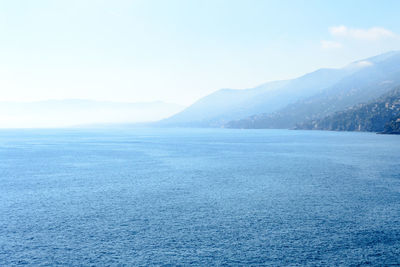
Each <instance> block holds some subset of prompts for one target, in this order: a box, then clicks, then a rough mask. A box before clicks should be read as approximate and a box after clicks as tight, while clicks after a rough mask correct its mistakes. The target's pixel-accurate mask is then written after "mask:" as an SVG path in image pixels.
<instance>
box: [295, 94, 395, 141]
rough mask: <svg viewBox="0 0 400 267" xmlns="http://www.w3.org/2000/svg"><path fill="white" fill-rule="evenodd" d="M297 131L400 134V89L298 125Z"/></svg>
mask: <svg viewBox="0 0 400 267" xmlns="http://www.w3.org/2000/svg"><path fill="white" fill-rule="evenodd" d="M295 129H307V130H331V131H368V132H382V133H390V134H399V133H400V88H397V89H394V90H392V91H390V92H389V93H386V94H384V95H383V96H382V97H380V98H378V99H377V100H375V101H372V102H369V103H366V104H359V105H356V106H353V107H351V108H348V109H346V110H344V111H340V112H336V113H334V114H332V115H329V116H327V117H324V118H322V119H317V120H310V121H307V122H304V123H300V124H298V125H297V126H296V127H295Z"/></svg>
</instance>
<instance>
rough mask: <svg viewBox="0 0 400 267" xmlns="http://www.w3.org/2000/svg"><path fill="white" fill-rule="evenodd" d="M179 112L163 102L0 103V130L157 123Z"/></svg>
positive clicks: (176, 108)
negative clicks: (99, 124)
mask: <svg viewBox="0 0 400 267" xmlns="http://www.w3.org/2000/svg"><path fill="white" fill-rule="evenodd" d="M182 109H183V107H182V106H179V105H175V104H168V103H163V102H149V103H128V102H110V101H93V100H85V99H65V100H46V101H36V102H0V128H20V127H25V128H32V127H33V128H36V127H66V126H75V125H84V124H98V123H133V122H145V121H157V120H160V119H163V118H165V117H168V116H171V115H173V114H174V113H176V112H179V111H181V110H182Z"/></svg>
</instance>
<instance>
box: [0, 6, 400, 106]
mask: <svg viewBox="0 0 400 267" xmlns="http://www.w3.org/2000/svg"><path fill="white" fill-rule="evenodd" d="M399 11H400V1H397V0H394V1H388V0H386V1H368V0H362V1H357V0H352V1H348V0H346V1H338V0H335V1H323V0H320V1H313V0H306V1H300V0H286V1H285V0H277V1H267V0H265V1H261V0H242V1H237V0H131V1H125V0H113V1H111V0H109V1H104V0H78V1H74V0H65V1H63V0H60V1H53V0H49V1H43V0H36V1H30V0H25V1H22V0H13V1H0V90H1V92H0V101H37V100H47V99H69V98H73V99H92V100H107V101H123V102H149V101H164V102H168V103H176V104H180V105H190V104H191V103H193V102H194V101H196V100H197V99H199V98H200V97H203V96H205V95H207V94H210V93H212V92H213V91H216V90H218V89H220V88H235V89H243V88H250V87H254V86H257V85H259V84H262V83H264V82H267V81H273V80H280V79H289V78H294V77H297V76H300V75H302V74H305V73H308V72H311V71H314V70H316V69H318V68H322V67H342V66H344V65H346V64H348V63H350V62H352V61H355V60H359V59H362V58H366V57H370V56H373V55H377V54H380V53H383V52H386V51H390V50H400V19H399Z"/></svg>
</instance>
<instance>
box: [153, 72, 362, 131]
mask: <svg viewBox="0 0 400 267" xmlns="http://www.w3.org/2000/svg"><path fill="white" fill-rule="evenodd" d="M354 71H355V70H354V69H351V68H348V69H320V70H317V71H315V72H312V73H309V74H306V75H304V76H302V77H300V78H297V79H293V80H286V81H276V82H269V83H265V84H263V85H260V86H257V87H254V88H251V89H245V90H233V89H221V90H219V91H217V92H215V93H213V94H211V95H208V96H206V97H204V98H202V99H200V100H199V101H197V102H196V103H194V104H193V105H191V106H189V107H188V108H186V109H185V110H183V111H182V112H180V113H178V114H176V115H174V116H172V117H170V118H168V119H165V120H163V121H161V122H159V125H163V126H196V127H221V126H223V125H224V124H226V123H227V122H229V121H230V120H234V119H238V118H243V117H246V116H249V115H252V114H257V113H265V112H274V111H277V110H279V109H281V108H283V107H285V106H287V105H288V104H291V103H295V102H297V101H299V100H302V99H305V98H307V97H310V96H313V95H315V94H317V93H320V92H322V91H323V90H324V89H326V88H328V87H330V86H332V85H333V84H335V83H336V82H338V81H340V80H341V79H342V78H344V77H345V76H347V75H349V74H351V73H353V72H354Z"/></svg>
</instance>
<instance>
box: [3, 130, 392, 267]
mask: <svg viewBox="0 0 400 267" xmlns="http://www.w3.org/2000/svg"><path fill="white" fill-rule="evenodd" d="M21 265H26V266H189V265H192V266H365V265H370V266H390V265H400V136H394V135H380V134H375V133H361V132H329V131H295V130H233V129H150V128H147V129H146V128H120V129H117V128H115V129H101V128H98V129H83V128H82V129H78V128H77V129H20V130H1V131H0V266H21Z"/></svg>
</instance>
